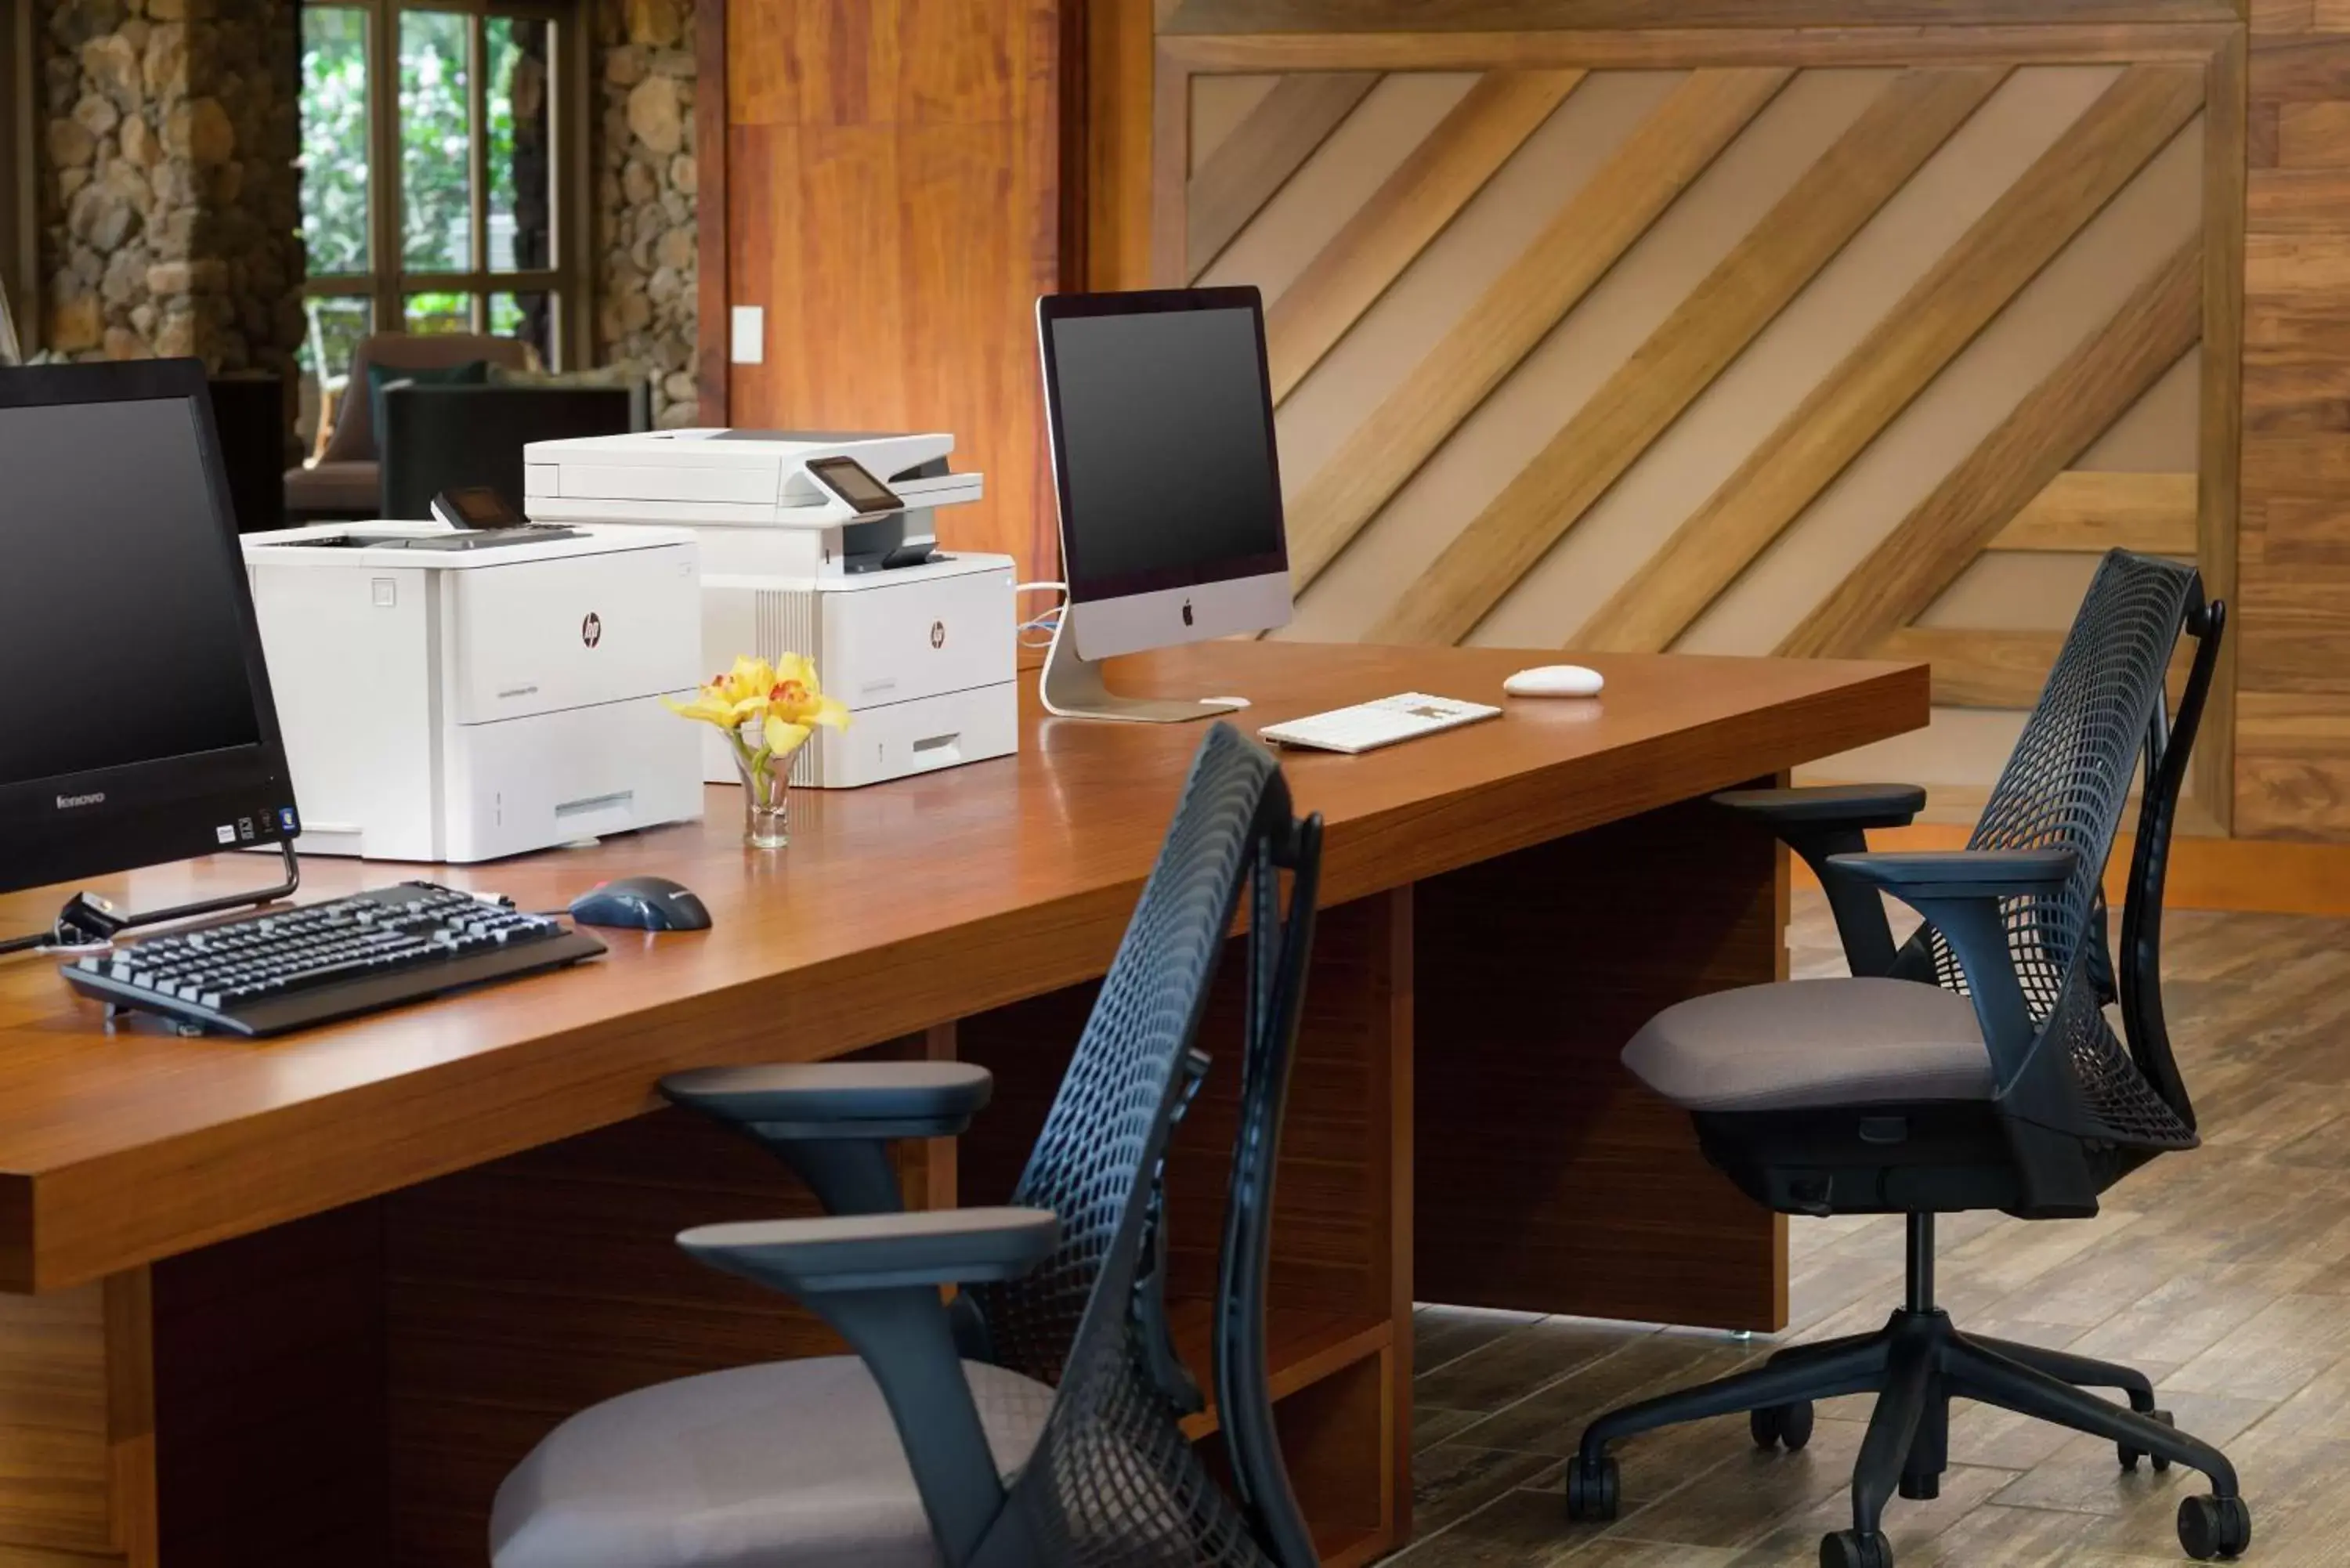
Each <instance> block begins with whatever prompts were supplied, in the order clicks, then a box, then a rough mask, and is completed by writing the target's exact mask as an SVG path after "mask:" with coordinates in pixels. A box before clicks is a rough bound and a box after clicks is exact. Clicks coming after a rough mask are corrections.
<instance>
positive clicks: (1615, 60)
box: [1159, 8, 2239, 71]
mask: <svg viewBox="0 0 2350 1568" xmlns="http://www.w3.org/2000/svg"><path fill="white" fill-rule="evenodd" d="M1435 14H1436V13H1432V12H1430V11H1428V10H1426V9H1425V8H1423V9H1422V10H1421V11H1420V12H1419V15H1420V16H1430V15H1435ZM2043 15H2044V11H2043ZM1419 25H1420V26H1422V27H1423V28H1425V26H1426V23H1425V22H1423V23H1421V24H1419ZM2238 26H2239V24H2234V23H2228V22H2131V23H2119V22H2116V23H2105V22H2092V23H2086V24H2074V23H2068V22H2046V21H2042V22H2038V23H1991V24H1987V25H1985V24H1972V25H1970V24H1960V25H1953V26H1931V27H1926V26H1818V27H1802V28H1794V27H1738V26H1722V27H1686V26H1658V27H1637V28H1590V29H1584V28H1557V29H1552V30H1549V31H1523V30H1522V31H1503V32H1466V33H1460V32H1431V31H1426V30H1422V31H1418V32H1396V33H1259V34H1247V33H1220V34H1186V33H1162V34H1160V36H1159V49H1160V51H1161V53H1162V55H1163V56H1164V57H1166V58H1168V59H1170V60H1172V61H1174V62H1175V63H1176V64H1177V65H1179V66H1180V67H1182V68H1184V69H1187V70H1197V71H1314V70H1431V71H1475V70H1491V69H1496V68H1500V67H1517V68H1520V69H1525V70H1537V69H1552V68H1560V67H1575V68H1581V69H1585V70H1637V69H1662V70H1691V69H1709V68H1721V67H1732V66H1763V67H1770V66H1785V65H1788V64H1794V65H1798V66H1802V67H1838V66H1843V67H1857V66H1880V67H1882V66H1890V67H1910V66H1924V65H1974V66H1992V65H1997V66H2023V65H2095V64H2113V65H2145V64H2149V63H2176V64H2180V65H2191V66H2194V67H2198V68H2200V67H2202V66H2203V65H2204V64H2205V62H2207V61H2208V60H2210V57H2211V52H2212V51H2213V50H2214V49H2216V48H2219V47H2220V46H2221V45H2222V44H2224V43H2225V42H2226V41H2227V40H2228V39H2229V38H2230V36H2233V35H2234V34H2235V32H2236V31H2237V30H2238Z"/></svg>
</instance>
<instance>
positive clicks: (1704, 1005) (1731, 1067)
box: [1624, 979, 1995, 1111]
mask: <svg viewBox="0 0 2350 1568" xmlns="http://www.w3.org/2000/svg"><path fill="white" fill-rule="evenodd" d="M1624 1064H1625V1065H1626V1066H1627V1067H1629V1068H1630V1069H1631V1070H1632V1073H1633V1075H1634V1076H1636V1077H1638V1079H1639V1080H1640V1081H1641V1082H1642V1083H1644V1084H1646V1085H1648V1087H1650V1088H1652V1089H1654V1090H1656V1091H1657V1093H1659V1094H1660V1095H1662V1096H1665V1098H1667V1099H1669V1100H1670V1101H1672V1102H1673V1104H1675V1105H1677V1106H1681V1107H1682V1108H1683V1109H1685V1110H1691V1111H1774V1110H1797V1109H1804V1108H1806V1107H1810V1106H1853V1105H1870V1104H1877V1103H1894V1102H1904V1103H1915V1102H1918V1101H1927V1100H1987V1099H1989V1098H1991V1093H1992V1090H1993V1088H1994V1087H1995V1085H1994V1082H1993V1080H1992V1077H1991V1054H1990V1053H1989V1052H1988V1051H1986V1050H1985V1049H1984V1047H1983V1037H1982V1029H1981V1025H1980V1024H1978V1023H1976V1022H1975V1009H1974V1003H1973V1002H1970V1001H1968V1000H1967V999H1966V998H1965V997H1963V996H1960V995H1959V994H1958V993H1957V992H1950V991H1945V990H1943V989H1942V988H1941V987H1940V986H1938V985H1921V984H1918V982H1916V981H1907V980H1878V979H1853V980H1798V981H1785V982H1783V983H1781V984H1778V985H1750V986H1742V987H1741V988H1739V989H1738V990H1735V991H1720V992H1714V993H1713V994H1712V995H1711V996H1700V997H1693V998H1691V999H1690V1001H1688V1002H1679V1003H1677V1004H1676V1005H1674V1006H1671V1007H1668V1008H1667V1009H1665V1010H1664V1011H1663V1012H1659V1013H1658V1014H1657V1015H1656V1017H1654V1018H1652V1019H1650V1020H1648V1025H1647V1027H1645V1028H1643V1029H1642V1030H1641V1031H1640V1033H1638V1034H1636V1035H1634V1036H1633V1037H1632V1043H1631V1044H1629V1045H1627V1046H1626V1047H1624Z"/></svg>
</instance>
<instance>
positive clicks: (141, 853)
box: [0, 359, 299, 950]
mask: <svg viewBox="0 0 2350 1568" xmlns="http://www.w3.org/2000/svg"><path fill="white" fill-rule="evenodd" d="M212 421H213V414H212V401H211V398H210V395H209V392H208V390H207V388H206V383H205V380H204V371H203V366H202V365H201V364H199V363H197V362H196V361H194V360H184V359H183V360H149V361H144V362H126V363H120V364H107V365H54V366H43V367H40V368H37V369H5V370H0V476H5V500H0V560H5V570H0V670H5V675H0V892H13V891H16V890H17V889H20V888H33V887H39V886H42V885H44V884H47V883H51V882H62V881H67V880H69V879H71V880H78V879H80V878H82V877H101V876H105V875H107V874H109V873H111V872H118V871H127V870H130V869H133V868H135V867H144V866H155V865H161V864H162V863H164V862H166V861H172V860H182V859H187V858H189V857H193V856H198V855H210V854H214V853H216V852H218V851H219V850H221V849H223V848H227V847H238V846H249V845H285V844H286V843H287V842H288V841H290V840H291V839H292V838H293V837H294V836H295V835H296V832H297V831H298V828H299V819H298V817H297V815H296V809H295V801H294V785H293V779H292V775H291V774H289V773H288V771H287V769H286V748H285V743H284V742H283V740H282V739H281V738H280V736H279V734H278V728H277V714H276V708H275V705H274V704H273V703H272V701H271V700H270V690H269V676H268V671H267V670H266V668H265V666H264V664H263V662H262V652H261V636H260V631H259V629H258V627H257V625H256V623H255V618H254V611H253V598H252V595H251V594H250V592H249V591H248V590H247V587H246V583H245V576H244V567H243V566H242V564H241V560H240V557H239V555H238V548H237V538H236V527H235V524H234V521H233V520H232V517H233V514H232V513H231V512H230V509H229V501H228V490H227V482H226V478H225V476H224V474H223V472H222V470H221V463H220V459H219V452H220V448H219V442H218V440H217V438H216V436H215V435H214V433H213V422H212ZM285 864H286V881H285V883H284V885H282V886H281V887H278V888H270V889H267V890H265V891H263V892H257V893H254V894H250V895H244V896H241V897H239V898H232V899H226V900H223V901H221V902H220V903H219V904H217V905H213V906H208V907H207V908H227V907H233V906H234V905H236V904H241V903H252V902H256V901H259V900H261V899H264V898H269V897H276V896H282V895H283V894H285V893H289V892H291V891H293V888H294V882H295V877H294V861H293V856H292V853H291V851H290V850H287V851H286V852H285ZM77 906H80V907H79V908H78V909H77ZM190 912H192V911H189V910H184V909H182V910H165V911H159V912H158V913H156V914H155V915H152V916H149V917H145V919H163V918H169V917H173V916H177V915H182V914H186V913H190ZM195 912H201V911H195ZM131 923H141V922H140V921H138V920H124V919H112V920H109V919H108V917H107V915H106V913H105V911H104V909H103V907H102V906H99V905H97V904H96V903H95V901H90V902H88V903H85V902H84V901H83V900H76V905H69V906H68V909H67V912H66V916H65V918H64V919H63V920H62V921H61V929H60V930H59V931H58V932H57V933H55V935H56V936H57V938H58V939H59V940H78V939H79V938H103V937H106V936H110V935H111V934H112V929H113V928H114V927H115V926H118V925H122V924H131ZM63 928H73V929H63ZM0 936H5V933H0ZM50 937H51V933H42V934H41V936H40V937H38V938H35V939H27V940H17V941H10V942H6V943H5V944H0V950H5V948H16V947H23V946H28V945H32V944H33V942H35V941H39V940H50Z"/></svg>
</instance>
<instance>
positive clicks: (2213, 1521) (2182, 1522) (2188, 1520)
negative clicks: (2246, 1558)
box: [2178, 1492, 2252, 1563]
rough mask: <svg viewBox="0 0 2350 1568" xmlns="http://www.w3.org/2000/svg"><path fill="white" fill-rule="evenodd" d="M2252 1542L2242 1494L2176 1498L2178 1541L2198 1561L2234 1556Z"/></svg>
mask: <svg viewBox="0 0 2350 1568" xmlns="http://www.w3.org/2000/svg"><path fill="white" fill-rule="evenodd" d="M2251 1543H2252V1511H2251V1506H2250V1505H2249V1504H2247V1503H2246V1502H2245V1501H2244V1500H2243V1499H2242V1498H2241V1497H2213V1496H2211V1495H2210V1493H2208V1492H2206V1493H2203V1494H2202V1495H2200V1496H2196V1497H2185V1498H2181V1499H2179V1501H2178V1544H2179V1545H2181V1546H2183V1547H2185V1548H2186V1549H2187V1555H2189V1557H2192V1558H2194V1559H2195V1560H2196V1561H2197V1562H2198V1563H2208V1562H2210V1560H2211V1559H2212V1558H2214V1557H2234V1556H2237V1555H2239V1554H2241V1552H2243V1550H2244V1548H2245V1547H2247V1546H2250V1545H2251Z"/></svg>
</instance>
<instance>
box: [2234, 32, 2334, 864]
mask: <svg viewBox="0 0 2350 1568" xmlns="http://www.w3.org/2000/svg"><path fill="white" fill-rule="evenodd" d="M2249 83H2250V99H2251V101H2250V106H2249V109H2248V115H2249V119H2250V122H2251V125H2252V126H2253V127H2254V128H2261V127H2268V128H2270V129H2269V130H2267V131H2266V132H2265V133H2264V134H2255V135H2254V136H2252V137H2251V144H2250V151H2249V154H2248V157H2247V163H2248V165H2249V171H2248V176H2247V180H2248V192H2247V202H2246V211H2245V218H2244V222H2245V226H2246V231H2247V232H2246V234H2245V239H2244V266H2243V274H2242V276H2243V289H2244V298H2243V313H2242V317H2241V319H2242V325H2243V334H2244V348H2243V410H2244V411H2243V419H2244V434H2243V442H2242V448H2241V450H2242V454H2243V466H2242V476H2241V485H2242V507H2243V533H2242V538H2241V549H2240V552H2239V555H2238V559H2237V571H2238V583H2237V605H2236V608H2237V612H2238V618H2237V629H2238V646H2237V661H2238V662H2237V675H2238V695H2237V702H2238V711H2237V724H2236V726H2235V731H2234V739H2235V756H2234V768H2233V773H2234V783H2235V789H2236V802H2237V810H2236V817H2235V824H2234V826H2235V828H2236V831H2237V832H2238V833H2240V834H2244V835H2247V836H2259V837H2275V838H2327V839H2343V838H2350V807H2345V800H2350V702H2345V696H2346V695H2350V675H2345V674H2344V673H2343V672H2344V671H2345V670H2350V528H2345V522H2344V516H2345V505H2344V503H2343V501H2342V499H2341V498H2342V497H2343V496H2344V495H2345V493H2350V488H2345V487H2350V446H2345V439H2350V436H2345V432H2350V184H2345V181H2344V178H2343V177H2344V174H2345V171H2350V13H2345V11H2344V10H2343V8H2342V7H2340V6H2338V5H2327V6H2324V7H2322V8H2321V7H2317V6H2309V5H2303V6H2300V7H2298V8H2297V9H2296V8H2293V7H2280V6H2276V5H2260V6H2256V7H2254V10H2253V13H2252V18H2251V65H2250V74H2249Z"/></svg>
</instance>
